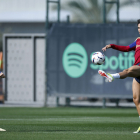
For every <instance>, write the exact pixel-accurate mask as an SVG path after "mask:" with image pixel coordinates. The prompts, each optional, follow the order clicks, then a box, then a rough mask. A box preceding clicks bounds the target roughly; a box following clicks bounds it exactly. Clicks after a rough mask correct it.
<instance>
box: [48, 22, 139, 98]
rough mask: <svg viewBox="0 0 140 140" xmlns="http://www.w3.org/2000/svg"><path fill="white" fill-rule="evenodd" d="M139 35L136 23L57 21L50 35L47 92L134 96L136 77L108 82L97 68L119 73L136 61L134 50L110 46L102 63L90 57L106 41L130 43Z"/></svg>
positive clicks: (54, 93) (110, 42)
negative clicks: (118, 49)
mask: <svg viewBox="0 0 140 140" xmlns="http://www.w3.org/2000/svg"><path fill="white" fill-rule="evenodd" d="M137 37H138V31H137V25H136V24H94V25H90V24H54V25H53V26H52V28H51V29H50V31H49V33H48V35H47V38H48V42H47V44H48V45H47V93H48V94H49V95H56V96H65V97H70V96H75V97H79V96H80V97H82V96H83V97H109V98H132V80H133V78H126V79H123V80H121V79H115V80H114V81H113V82H111V83H108V82H106V80H105V78H103V77H101V76H100V75H99V74H98V70H104V71H105V72H107V73H111V74H113V73H118V72H121V71H123V70H124V69H127V68H129V67H130V66H132V65H133V63H134V51H131V52H120V51H117V50H113V49H108V50H107V51H106V52H104V54H105V63H104V64H103V65H94V64H93V63H92V62H91V56H92V54H93V53H94V52H97V51H100V52H102V50H101V49H102V48H103V47H104V46H105V45H107V44H118V45H124V46H127V45H129V44H131V43H133V42H134V41H135V39H136V38H137Z"/></svg>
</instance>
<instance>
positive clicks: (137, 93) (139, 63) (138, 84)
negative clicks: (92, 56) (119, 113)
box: [98, 19, 140, 133]
mask: <svg viewBox="0 0 140 140" xmlns="http://www.w3.org/2000/svg"><path fill="white" fill-rule="evenodd" d="M137 25H138V32H139V34H140V19H139V20H137ZM109 48H112V49H116V50H119V51H123V52H129V51H132V50H133V51H135V62H134V65H133V66H131V67H130V68H128V69H125V70H124V71H122V72H119V73H115V74H110V73H106V72H104V71H102V70H99V71H98V73H99V74H100V75H101V76H103V77H106V78H107V80H108V81H109V82H112V81H113V80H114V79H124V78H126V77H134V78H133V84H132V91H133V102H134V103H135V105H136V108H137V112H138V114H139V119H140V37H138V38H137V39H136V40H135V42H133V43H132V44H130V45H129V46H120V45H115V44H109V45H106V46H105V47H104V48H102V51H106V49H109ZM133 133H140V127H139V128H138V130H137V131H136V132H133Z"/></svg>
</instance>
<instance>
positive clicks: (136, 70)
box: [119, 65, 140, 79]
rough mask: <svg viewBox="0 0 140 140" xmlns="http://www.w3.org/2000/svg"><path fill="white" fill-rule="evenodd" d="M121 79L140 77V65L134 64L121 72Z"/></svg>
mask: <svg viewBox="0 0 140 140" xmlns="http://www.w3.org/2000/svg"><path fill="white" fill-rule="evenodd" d="M119 75H120V79H124V78H126V77H139V76H140V66H138V65H134V66H132V67H130V68H128V69H125V70H124V71H122V72H120V73H119Z"/></svg>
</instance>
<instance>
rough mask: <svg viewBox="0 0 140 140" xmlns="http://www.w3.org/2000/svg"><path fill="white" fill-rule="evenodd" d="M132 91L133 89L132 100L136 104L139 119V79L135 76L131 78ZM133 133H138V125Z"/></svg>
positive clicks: (139, 130)
mask: <svg viewBox="0 0 140 140" xmlns="http://www.w3.org/2000/svg"><path fill="white" fill-rule="evenodd" d="M132 91H133V102H134V103H135V105H136V108H137V112H138V114H139V119H140V79H139V80H137V81H136V79H135V78H134V79H133V84H132ZM134 133H140V127H139V128H138V130H137V131H136V132H134Z"/></svg>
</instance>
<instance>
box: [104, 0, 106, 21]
mask: <svg viewBox="0 0 140 140" xmlns="http://www.w3.org/2000/svg"><path fill="white" fill-rule="evenodd" d="M103 22H104V23H106V0H104V10H103Z"/></svg>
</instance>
